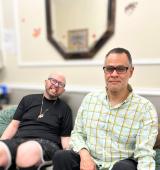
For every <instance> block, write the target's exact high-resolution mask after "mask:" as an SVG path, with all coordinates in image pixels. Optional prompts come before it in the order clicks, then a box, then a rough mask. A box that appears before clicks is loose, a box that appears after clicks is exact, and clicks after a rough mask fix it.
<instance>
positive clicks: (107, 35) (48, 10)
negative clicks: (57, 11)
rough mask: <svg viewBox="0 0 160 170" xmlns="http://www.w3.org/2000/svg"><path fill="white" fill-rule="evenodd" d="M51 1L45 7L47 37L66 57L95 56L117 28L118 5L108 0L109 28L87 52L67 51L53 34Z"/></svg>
mask: <svg viewBox="0 0 160 170" xmlns="http://www.w3.org/2000/svg"><path fill="white" fill-rule="evenodd" d="M51 1H52V0H45V8H46V26H47V39H48V41H49V42H50V43H51V44H52V45H53V47H55V48H56V49H57V50H58V52H59V53H60V54H61V55H62V56H63V57H64V58H65V59H88V58H93V56H94V55H95V54H96V53H97V52H98V51H99V50H100V49H101V48H102V46H103V45H104V44H105V43H106V42H107V41H108V40H109V38H110V37H111V36H112V35H113V33H114V28H115V7H116V0H109V1H108V6H107V7H108V10H107V11H106V12H107V16H108V17H107V18H106V19H107V26H106V27H107V28H106V30H105V32H104V33H103V34H102V36H101V37H100V38H99V39H98V40H97V41H96V43H95V44H94V45H93V46H92V47H91V48H88V50H87V51H85V52H83V51H82V52H67V51H65V50H64V49H63V48H62V47H61V46H60V45H59V43H58V42H57V41H56V39H55V38H54V37H53V36H52V30H53V28H52V18H51V17H52V15H51Z"/></svg>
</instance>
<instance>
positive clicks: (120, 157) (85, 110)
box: [53, 48, 158, 170]
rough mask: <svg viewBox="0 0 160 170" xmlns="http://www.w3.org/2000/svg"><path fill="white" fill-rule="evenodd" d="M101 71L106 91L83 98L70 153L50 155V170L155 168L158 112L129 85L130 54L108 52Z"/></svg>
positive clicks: (62, 152) (126, 51) (132, 69)
mask: <svg viewBox="0 0 160 170" xmlns="http://www.w3.org/2000/svg"><path fill="white" fill-rule="evenodd" d="M103 71H104V77H105V82H106V89H105V90H104V91H102V92H93V93H90V94H88V95H87V96H86V97H85V98H84V100H83V102H82V104H81V106H80V108H79V111H78V114H77V118H76V121H75V127H74V130H73V131H72V135H71V142H70V148H71V150H67V151H58V152H57V153H56V154H55V156H54V157H53V164H54V170H79V169H80V170H155V161H154V156H155V151H154V150H153V146H154V144H155V141H156V137H157V134H158V117H157V112H156V110H155V108H154V106H153V105H152V103H151V102H150V101H148V100H147V99H145V98H144V97H141V96H139V95H137V94H135V93H134V92H133V91H132V88H131V86H130V85H129V83H128V81H129V79H130V78H131V77H132V74H133V71H134V67H133V65H132V58H131V55H130V53H129V51H128V50H126V49H124V48H114V49H112V50H111V51H109V53H108V54H107V55H106V58H105V62H104V67H103Z"/></svg>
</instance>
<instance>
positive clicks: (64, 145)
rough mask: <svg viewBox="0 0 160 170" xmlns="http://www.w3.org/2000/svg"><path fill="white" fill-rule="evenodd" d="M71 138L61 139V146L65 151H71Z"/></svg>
mask: <svg viewBox="0 0 160 170" xmlns="http://www.w3.org/2000/svg"><path fill="white" fill-rule="evenodd" d="M69 141H70V137H69V136H68V137H61V144H62V148H63V149H69Z"/></svg>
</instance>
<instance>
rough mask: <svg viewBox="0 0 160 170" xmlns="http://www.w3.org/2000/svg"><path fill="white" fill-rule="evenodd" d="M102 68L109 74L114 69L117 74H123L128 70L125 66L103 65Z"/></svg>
mask: <svg viewBox="0 0 160 170" xmlns="http://www.w3.org/2000/svg"><path fill="white" fill-rule="evenodd" d="M103 70H104V72H105V73H109V74H112V73H113V72H114V70H116V72H117V73H118V74H124V73H126V72H127V70H128V67H125V66H116V67H114V66H105V67H103Z"/></svg>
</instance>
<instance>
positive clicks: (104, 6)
mask: <svg viewBox="0 0 160 170" xmlns="http://www.w3.org/2000/svg"><path fill="white" fill-rule="evenodd" d="M45 6H46V26H47V39H48V41H49V42H50V43H51V44H52V45H53V47H54V48H56V49H57V50H58V51H59V53H60V54H61V55H62V56H63V57H64V58H65V59H87V58H92V57H93V56H94V55H95V54H96V53H97V52H98V51H99V50H100V49H101V47H102V46H103V45H104V44H105V43H106V42H107V41H108V40H109V38H110V37H111V36H112V35H113V33H114V26H115V6H116V0H100V1H99V0H78V1H75V0H45Z"/></svg>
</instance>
